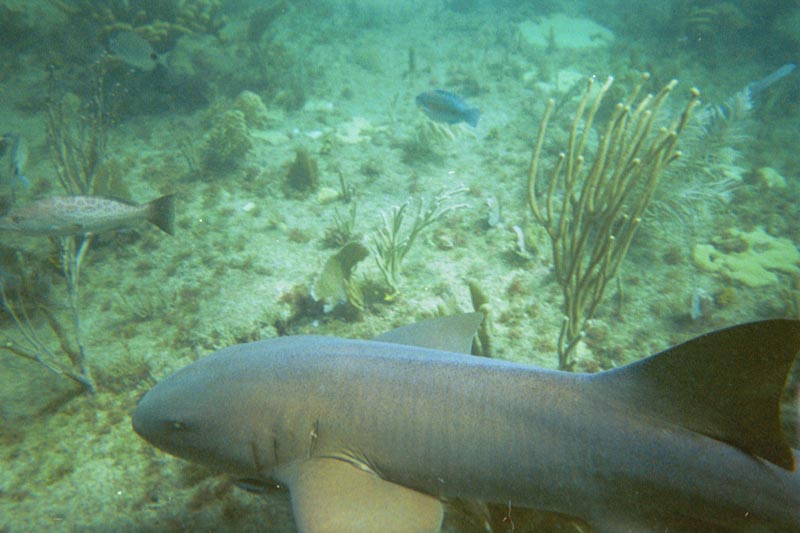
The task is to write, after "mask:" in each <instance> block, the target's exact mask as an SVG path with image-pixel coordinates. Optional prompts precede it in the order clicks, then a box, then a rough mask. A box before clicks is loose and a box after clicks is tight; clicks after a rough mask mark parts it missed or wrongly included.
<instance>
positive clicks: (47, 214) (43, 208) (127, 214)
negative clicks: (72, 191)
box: [0, 194, 175, 237]
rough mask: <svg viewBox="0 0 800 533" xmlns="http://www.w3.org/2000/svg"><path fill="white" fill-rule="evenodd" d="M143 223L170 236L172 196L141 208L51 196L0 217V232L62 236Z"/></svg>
mask: <svg viewBox="0 0 800 533" xmlns="http://www.w3.org/2000/svg"><path fill="white" fill-rule="evenodd" d="M145 220H146V221H148V222H150V223H151V224H153V225H155V226H156V227H157V228H159V229H160V230H162V231H164V232H166V233H168V234H170V235H173V234H174V233H175V196H174V195H172V194H169V195H166V196H162V197H161V198H156V199H155V200H152V201H150V202H148V203H146V204H140V205H137V204H132V203H128V202H123V201H121V200H114V199H112V198H104V197H101V196H51V197H49V198H43V199H41V200H38V201H36V202H33V203H31V204H28V205H26V206H23V207H20V208H17V209H12V210H11V212H10V213H8V214H6V215H5V216H4V217H2V218H0V231H11V232H16V233H22V234H24V235H34V236H38V235H43V236H49V237H63V236H67V235H81V234H84V233H103V232H106V231H112V230H117V229H123V228H130V227H132V226H135V225H137V224H139V223H141V222H142V221H145Z"/></svg>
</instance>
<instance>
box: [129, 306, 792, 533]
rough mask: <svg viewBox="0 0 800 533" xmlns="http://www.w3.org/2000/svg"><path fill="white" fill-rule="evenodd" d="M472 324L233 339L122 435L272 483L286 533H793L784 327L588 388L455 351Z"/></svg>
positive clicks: (722, 338)
mask: <svg viewBox="0 0 800 533" xmlns="http://www.w3.org/2000/svg"><path fill="white" fill-rule="evenodd" d="M480 319H481V318H480V315H477V314H468V315H458V316H454V317H447V318H442V319H434V320H429V321H424V322H421V323H418V324H415V325H412V326H406V327H403V328H399V329H397V330H393V331H391V332H389V333H386V334H384V335H381V336H379V337H378V338H376V339H374V340H371V341H360V340H346V339H341V338H332V337H317V336H296V337H283V338H277V339H270V340H265V341H260V342H254V343H250V344H241V345H237V346H232V347H230V348H226V349H223V350H220V351H219V352H217V353H215V354H213V355H211V356H209V357H206V358H203V359H201V360H199V361H197V362H195V363H193V364H191V365H189V366H188V367H186V368H183V369H182V370H180V371H178V372H176V373H175V374H173V375H171V376H169V377H168V378H166V379H164V380H163V381H162V382H161V383H159V384H157V385H156V386H155V387H154V388H153V389H152V390H151V391H149V392H148V393H147V394H146V395H145V396H144V397H143V398H142V399H141V400H140V402H139V404H138V406H137V407H136V410H135V412H134V414H133V427H134V429H135V430H136V432H137V433H139V435H141V436H142V437H144V438H145V439H147V440H148V441H150V442H151V443H152V444H154V445H155V446H157V447H159V448H161V449H163V450H164V451H166V452H168V453H171V454H173V455H176V456H178V457H182V458H185V459H189V460H192V461H197V462H200V463H203V464H206V465H209V466H211V467H213V468H216V469H219V470H222V471H225V472H228V473H230V474H232V475H234V476H237V477H239V478H242V479H247V480H249V481H250V482H252V480H255V481H256V482H257V481H258V480H269V479H274V480H277V481H279V482H280V483H282V484H284V485H285V486H287V487H288V489H289V491H290V495H291V500H292V507H293V511H294V515H295V519H296V522H297V526H298V528H299V529H300V530H301V531H311V532H330V531H348V532H352V531H400V530H402V531H437V530H438V529H439V528H440V525H441V521H442V516H443V506H442V500H443V499H449V498H461V499H467V500H478V501H484V502H496V503H501V504H503V505H506V504H507V505H509V506H521V507H530V508H535V509H541V510H547V511H554V512H558V513H561V514H564V515H569V516H574V517H576V518H578V519H580V520H582V521H584V522H586V523H588V524H590V525H591V526H592V527H593V528H594V529H595V530H597V531H601V532H621V531H674V530H676V529H677V530H692V531H696V530H697V528H698V527H701V526H704V527H708V526H711V527H717V528H723V529H725V530H733V531H772V532H782V531H786V532H788V531H800V474H798V472H797V469H796V465H797V460H798V453H797V452H796V451H793V450H792V449H791V448H790V447H789V445H788V443H787V441H786V438H785V437H784V435H783V434H782V433H781V428H780V423H779V419H778V413H779V401H780V396H781V391H782V388H783V386H784V383H785V380H786V376H787V373H788V372H789V369H790V366H791V364H792V362H793V360H794V358H795V357H796V355H797V353H798V351H800V321H792V320H768V321H764V322H756V323H751V324H743V325H739V326H735V327H732V328H729V329H724V330H720V331H716V332H713V333H709V334H707V335H704V336H701V337H698V338H696V339H693V340H691V341H688V342H686V343H684V344H681V345H678V346H675V347H673V348H670V349H668V350H666V351H664V352H662V353H659V354H657V355H654V356H651V357H649V358H647V359H644V360H641V361H639V362H636V363H633V364H630V365H627V366H624V367H621V368H618V369H615V370H610V371H607V372H601V373H599V374H594V375H588V374H574V373H566V372H557V371H549V370H542V369H538V368H534V367H530V366H525V365H520V364H514V363H508V362H502V361H498V360H492V359H487V358H481V357H471V356H469V355H466V353H467V352H468V350H469V346H470V344H471V339H472V336H473V334H474V331H475V329H476V328H477V326H478V324H479V322H480Z"/></svg>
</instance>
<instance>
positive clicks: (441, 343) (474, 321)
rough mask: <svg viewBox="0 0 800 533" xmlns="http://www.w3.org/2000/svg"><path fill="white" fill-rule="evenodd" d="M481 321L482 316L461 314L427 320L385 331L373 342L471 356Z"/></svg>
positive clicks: (478, 314)
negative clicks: (473, 342) (473, 340)
mask: <svg viewBox="0 0 800 533" xmlns="http://www.w3.org/2000/svg"><path fill="white" fill-rule="evenodd" d="M482 320H483V314H481V313H461V314H458V315H450V316H442V317H436V318H429V319H427V320H423V321H421V322H417V323H415V324H409V325H408V326H401V327H399V328H397V329H393V330H391V331H387V332H386V333H382V334H381V335H378V336H377V337H375V339H374V340H376V341H380V342H391V343H394V344H404V345H407V346H418V347H420V348H430V349H433V350H444V351H446V352H456V353H465V354H470V353H472V339H473V338H474V337H475V332H477V331H478V326H480V325H481V321H482Z"/></svg>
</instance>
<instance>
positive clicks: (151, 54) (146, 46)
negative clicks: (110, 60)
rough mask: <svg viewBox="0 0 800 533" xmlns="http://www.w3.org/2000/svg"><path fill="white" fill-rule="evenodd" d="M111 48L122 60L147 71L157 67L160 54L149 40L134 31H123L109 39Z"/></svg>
mask: <svg viewBox="0 0 800 533" xmlns="http://www.w3.org/2000/svg"><path fill="white" fill-rule="evenodd" d="M108 47H109V49H110V50H111V51H112V52H113V53H114V54H115V55H116V56H117V57H119V58H120V59H121V60H122V61H124V62H125V63H127V64H129V65H131V66H132V67H136V68H138V69H140V70H143V71H145V72H149V71H151V70H153V69H154V68H156V65H158V64H159V63H160V62H161V58H160V56H159V55H158V54H157V53H156V51H155V50H153V47H152V46H150V43H149V42H147V40H146V39H145V38H144V37H142V36H141V35H139V34H138V33H134V32H132V31H121V32H119V33H117V34H115V35H114V36H112V37H111V38H110V39H109V40H108Z"/></svg>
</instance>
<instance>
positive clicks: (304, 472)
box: [282, 458, 444, 533]
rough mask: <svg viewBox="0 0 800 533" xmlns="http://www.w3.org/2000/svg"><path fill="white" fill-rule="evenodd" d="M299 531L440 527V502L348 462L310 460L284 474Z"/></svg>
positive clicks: (357, 530)
mask: <svg viewBox="0 0 800 533" xmlns="http://www.w3.org/2000/svg"><path fill="white" fill-rule="evenodd" d="M282 477H283V478H284V481H285V482H286V484H287V486H288V487H289V492H290V494H291V499H292V509H293V511H294V517H295V521H296V522H297V528H298V529H299V531H301V532H316V531H320V532H326V533H327V532H331V533H334V532H340V531H341V532H351V533H355V532H360V531H392V532H402V531H408V532H422V531H439V529H440V527H441V524H442V517H443V514H444V511H443V506H442V503H441V502H440V501H439V500H438V499H436V498H434V497H432V496H428V495H427V494H422V493H420V492H417V491H414V490H411V489H408V488H406V487H403V486H401V485H396V484H394V483H390V482H388V481H385V480H383V479H381V478H379V477H378V476H376V475H375V474H373V473H371V472H369V471H366V470H363V469H360V468H358V467H357V466H354V465H352V464H350V463H348V462H346V461H342V460H339V459H331V458H315V459H309V460H308V461H304V462H302V463H299V464H297V465H293V466H292V467H291V468H290V469H289V472H288V474H287V475H284V476H282Z"/></svg>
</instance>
